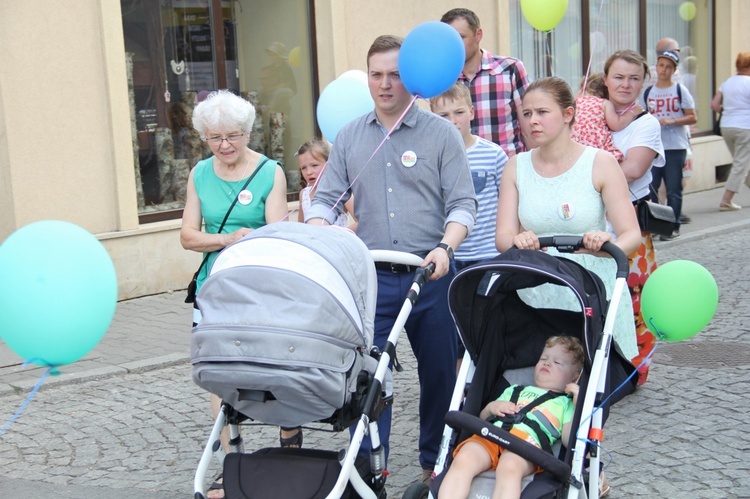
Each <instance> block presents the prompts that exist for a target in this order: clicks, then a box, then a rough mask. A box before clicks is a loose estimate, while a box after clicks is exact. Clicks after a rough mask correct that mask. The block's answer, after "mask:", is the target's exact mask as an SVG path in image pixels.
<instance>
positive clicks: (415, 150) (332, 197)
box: [305, 105, 477, 256]
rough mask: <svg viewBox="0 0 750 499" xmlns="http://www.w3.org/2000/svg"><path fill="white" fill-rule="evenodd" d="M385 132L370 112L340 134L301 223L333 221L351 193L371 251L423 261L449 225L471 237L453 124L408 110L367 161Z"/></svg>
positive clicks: (467, 188) (470, 210)
mask: <svg viewBox="0 0 750 499" xmlns="http://www.w3.org/2000/svg"><path fill="white" fill-rule="evenodd" d="M386 134H387V130H386V129H385V128H384V127H383V126H382V125H381V124H380V123H379V122H378V120H377V117H376V115H375V112H371V113H369V114H367V115H365V116H362V117H361V118H358V119H356V120H354V121H353V122H351V123H349V124H348V125H346V126H345V127H344V128H342V129H341V130H340V131H339V133H338V134H337V135H336V142H335V143H334V144H333V148H332V151H331V155H330V157H329V159H328V165H327V166H326V169H325V172H324V173H323V176H322V178H321V179H320V181H319V185H318V189H317V192H316V193H315V197H314V198H313V201H312V207H311V209H310V210H308V211H307V212H306V213H305V215H306V220H309V219H311V218H325V219H326V221H328V222H329V223H333V221H334V220H335V219H336V217H337V216H338V214H339V213H340V212H341V208H342V206H343V203H344V202H345V201H346V200H347V199H349V196H350V195H351V194H353V195H354V214H355V216H356V217H357V220H359V225H358V227H357V235H358V236H359V237H360V238H361V239H362V241H364V243H365V244H366V245H367V247H368V248H370V249H381V250H395V251H404V252H408V253H414V254H417V255H420V256H425V255H426V254H427V253H429V252H430V251H432V250H433V249H434V248H435V246H436V245H437V244H438V243H439V242H440V240H441V239H442V237H443V234H444V232H445V226H446V224H447V223H448V222H458V223H460V224H461V225H464V226H466V228H467V230H468V232H471V229H472V227H473V226H474V222H475V220H476V210H477V200H476V196H475V194H474V187H473V185H472V180H471V173H470V170H469V162H468V159H467V157H466V149H465V148H464V144H463V141H462V140H461V135H460V134H459V132H458V130H457V129H456V127H455V126H454V125H453V124H451V123H449V122H448V121H447V120H445V119H443V118H440V117H439V116H437V115H435V114H432V113H430V112H427V111H424V110H423V109H421V108H419V107H418V106H416V105H414V106H412V108H411V109H410V110H409V112H408V113H407V114H406V116H405V117H404V120H403V122H402V123H401V124H400V125H399V126H398V128H397V129H395V130H394V131H393V133H392V134H391V135H390V136H389V137H388V139H387V140H386V141H385V143H384V144H383V146H382V147H381V148H380V150H378V152H377V153H376V154H375V156H374V157H372V159H371V160H370V157H371V156H372V154H373V152H374V151H375V150H376V149H377V148H378V146H379V145H380V143H381V142H382V141H383V138H384V137H385V136H386ZM368 160H369V163H368ZM342 193H345V194H344V196H343V198H342V199H341V201H340V202H339V203H338V205H337V206H336V208H334V209H333V210H331V207H332V206H333V205H334V204H335V203H336V201H337V200H338V199H339V197H341V195H342Z"/></svg>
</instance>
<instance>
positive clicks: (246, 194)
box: [237, 189, 253, 206]
mask: <svg viewBox="0 0 750 499" xmlns="http://www.w3.org/2000/svg"><path fill="white" fill-rule="evenodd" d="M237 201H239V203H240V204H241V205H245V206H247V205H249V204H250V203H252V202H253V193H252V192H250V191H248V190H247V189H243V190H241V191H240V193H239V194H237Z"/></svg>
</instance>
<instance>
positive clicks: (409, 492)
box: [403, 482, 430, 499]
mask: <svg viewBox="0 0 750 499" xmlns="http://www.w3.org/2000/svg"><path fill="white" fill-rule="evenodd" d="M429 495H430V488H429V487H428V486H427V485H425V484H424V483H422V482H416V483H413V484H411V485H409V487H408V488H407V489H406V490H405V491H404V495H403V499H427V497H428V496H429Z"/></svg>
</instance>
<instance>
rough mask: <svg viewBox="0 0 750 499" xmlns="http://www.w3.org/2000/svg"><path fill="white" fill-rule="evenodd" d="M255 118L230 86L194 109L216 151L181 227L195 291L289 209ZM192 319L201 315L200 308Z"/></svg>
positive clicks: (195, 185) (197, 173) (199, 176)
mask: <svg viewBox="0 0 750 499" xmlns="http://www.w3.org/2000/svg"><path fill="white" fill-rule="evenodd" d="M254 121H255V108H253V105H252V104H250V103H249V102H248V101H246V100H245V99H242V98H241V97H238V96H236V95H234V94H233V93H231V92H230V91H228V90H220V91H218V92H213V93H211V94H210V95H209V96H208V97H207V98H206V100H204V101H203V102H201V103H199V104H198V105H197V106H195V109H194V110H193V127H194V128H195V129H196V130H197V131H198V133H199V134H200V136H201V137H202V138H203V140H205V141H206V142H207V143H208V146H209V147H210V148H211V152H212V153H213V156H211V157H209V158H207V159H204V160H202V161H199V162H198V164H196V165H195V168H193V169H192V171H191V172H190V176H189V177H188V182H187V197H186V200H185V210H184V212H183V215H182V229H181V231H180V243H181V244H182V247H183V248H185V249H187V250H191V251H198V252H201V253H203V255H204V260H203V263H202V265H201V268H200V271H199V273H198V277H197V291H196V293H200V288H201V285H202V284H203V282H204V281H205V279H206V277H208V271H209V269H210V268H211V264H212V263H213V261H214V260H215V259H216V256H217V255H218V253H219V251H221V250H222V249H223V248H225V247H226V246H228V245H230V244H232V243H233V242H235V241H238V240H239V239H241V238H242V237H244V236H245V235H246V234H248V233H250V232H252V231H253V230H255V229H257V228H259V227H262V226H264V225H266V224H269V223H273V222H278V221H280V220H282V219H283V218H284V217H285V216H286V214H287V206H286V177H285V175H284V171H283V170H282V168H281V165H280V164H279V163H278V162H276V161H274V160H270V159H269V158H267V157H265V156H264V155H262V154H260V153H258V152H256V151H253V150H252V149H250V148H249V147H247V143H248V140H249V133H250V130H251V129H252V126H253V122H254ZM251 176H252V178H251ZM204 222H205V231H203V230H201V226H202V225H203V223H204ZM193 320H194V322H195V323H197V322H199V321H200V313H199V311H198V310H197V309H194V319H193ZM220 407H221V399H219V397H217V396H215V395H213V394H212V395H211V408H212V410H213V412H214V417H216V415H217V414H218V411H219V409H220ZM222 441H223V442H224V441H225V438H222ZM212 488H214V489H219V490H212V491H210V492H209V497H223V490H220V489H221V483H220V481H219V482H218V483H215V484H214V486H213V487H212ZM212 493H213V494H212Z"/></svg>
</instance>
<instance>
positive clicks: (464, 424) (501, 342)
mask: <svg viewBox="0 0 750 499" xmlns="http://www.w3.org/2000/svg"><path fill="white" fill-rule="evenodd" d="M540 242H541V244H542V246H543V247H547V246H554V247H556V248H557V249H558V250H559V251H563V252H564V251H575V250H576V249H578V248H580V247H581V245H582V240H581V238H580V237H577V236H555V237H548V238H540ZM603 250H604V251H606V252H608V253H609V254H610V255H612V256H613V257H614V258H615V261H616V264H617V280H616V284H615V289H614V292H613V295H612V303H611V305H610V306H609V310H608V307H607V305H608V304H607V298H606V296H607V295H606V290H605V288H604V284H603V283H602V281H601V280H600V279H599V277H598V276H597V275H596V274H594V273H593V272H589V271H588V270H586V269H585V268H584V267H582V266H581V265H579V264H578V263H576V262H574V261H572V260H569V259H566V258H564V257H555V256H551V255H548V254H546V253H545V252H541V251H531V250H518V249H511V250H509V251H507V252H505V253H503V254H502V255H500V256H498V257H497V258H495V259H494V260H492V261H491V262H488V263H484V264H479V265H476V266H473V267H469V268H467V269H464V270H463V271H461V272H460V273H459V274H458V275H457V276H456V277H455V278H454V280H453V281H452V283H451V286H450V289H449V305H450V308H451V313H452V314H453V317H454V320H455V321H456V325H457V327H458V331H459V334H460V336H461V340H462V341H463V343H464V345H465V346H466V354H465V355H464V359H463V362H462V364H461V369H460V371H459V374H458V380H457V382H456V386H455V389H454V393H453V399H452V403H451V411H450V412H449V413H448V414H447V415H446V423H447V425H446V429H445V433H444V435H443V441H442V444H441V451H440V454H439V456H438V461H437V464H436V466H435V473H436V478H435V480H433V482H432V485H431V486H430V490H428V489H427V487H426V486H422V484H413V485H412V486H411V487H410V488H409V489H407V492H406V494H405V495H404V498H409V499H413V498H416V497H428V495H429V494H430V493H431V494H432V495H433V496H434V497H437V494H438V490H439V488H440V484H441V482H442V479H443V477H444V473H443V472H444V471H445V470H447V468H448V467H449V466H450V463H451V461H452V453H453V449H454V448H455V446H456V445H457V444H458V443H459V442H461V441H463V440H465V439H466V438H468V437H469V436H471V435H472V434H476V435H481V436H483V437H484V438H487V439H489V440H491V441H494V442H495V443H497V444H499V445H501V446H502V447H504V448H505V449H508V450H510V451H512V452H514V453H516V454H518V455H520V456H522V457H524V458H525V459H527V460H529V461H531V462H533V463H535V464H537V465H539V466H540V467H542V468H543V470H544V471H543V472H541V473H538V474H535V475H532V476H530V477H527V479H525V481H524V485H523V487H524V488H523V492H522V496H521V497H523V498H540V497H566V496H567V497H569V498H573V497H598V491H599V483H598V480H599V473H598V470H599V461H600V449H599V448H598V443H599V441H600V440H601V438H602V437H601V435H602V431H601V429H602V427H603V423H604V420H605V419H606V415H607V407H608V405H609V404H611V403H613V402H614V401H615V400H617V399H619V398H622V397H623V396H625V395H627V394H629V393H631V392H632V391H633V390H634V389H635V386H636V381H637V378H632V379H628V377H629V376H630V375H631V374H632V373H633V372H634V368H633V366H632V365H631V364H630V363H629V362H628V361H627V360H625V359H624V358H623V357H622V356H621V355H620V354H619V353H618V351H617V349H616V348H613V345H614V340H613V337H612V332H613V329H614V322H615V315H616V314H615V311H616V310H617V306H618V304H619V298H620V296H621V293H622V291H623V286H625V285H626V284H625V279H626V277H627V274H628V260H627V258H626V256H625V255H624V254H623V253H622V251H620V249H619V248H618V247H617V246H615V245H614V244H611V243H606V244H605V245H604V248H603ZM545 283H549V284H552V285H555V287H558V286H559V289H560V292H572V293H574V295H575V296H576V298H577V302H578V303H580V311H575V312H574V311H568V310H559V309H551V308H534V307H533V306H531V305H529V304H527V303H525V302H524V301H523V299H522V296H519V290H524V289H526V288H533V287H536V286H539V285H541V284H545ZM521 295H523V291H522V292H521ZM556 335H568V336H574V337H576V338H578V339H579V340H581V343H582V344H583V347H584V353H585V363H584V369H583V373H582V375H581V377H580V380H579V385H580V387H581V388H580V395H579V397H578V403H577V406H576V410H575V414H574V419H573V421H572V426H571V428H572V430H571V436H570V440H571V441H570V442H565V443H564V444H565V447H562V446H561V445H559V442H558V444H557V445H556V446H555V447H553V449H552V453H549V452H545V451H544V450H542V449H539V448H537V447H535V446H533V445H531V444H528V443H526V442H524V441H523V440H521V439H519V438H517V437H516V436H514V435H512V434H510V433H509V432H508V431H505V430H503V429H501V428H500V427H498V426H494V425H493V424H491V423H489V422H487V421H484V420H482V419H480V418H479V417H478V414H479V413H480V411H481V410H482V408H483V407H484V406H485V405H486V404H487V403H488V402H490V401H492V400H495V399H496V398H497V396H498V395H499V394H500V393H501V392H502V391H503V390H504V389H505V388H507V387H508V386H510V385H512V384H522V385H529V384H533V370H534V367H533V366H534V365H535V364H536V362H537V360H538V359H539V356H540V354H541V352H542V350H543V349H544V344H545V342H546V340H547V338H549V337H551V336H556ZM625 380H628V381H627V382H625ZM623 383H624V385H623V386H622V387H621V388H620V389H619V390H617V392H616V393H614V394H613V397H612V398H610V399H609V400H608V401H606V402H605V405H604V407H602V410H596V411H594V407H595V406H599V405H601V403H602V402H603V401H605V399H606V398H607V397H608V396H609V395H610V390H611V389H612V390H614V388H616V387H620V386H621V384H623ZM610 387H612V388H610ZM459 409H460V410H459ZM592 413H593V415H592ZM575 429H577V431H574V430H575ZM587 461H590V462H589V463H587ZM587 467H589V468H590V469H591V470H596V471H597V472H594V473H588V472H587V471H586V468H587ZM587 475H589V476H587ZM494 485H495V473H494V471H488V472H484V473H482V474H480V475H479V476H477V477H476V478H475V479H474V481H473V482H472V487H471V493H470V494H469V497H471V498H475V497H491V496H492V491H493V488H494ZM586 488H588V491H587V490H586ZM587 494H588V495H587Z"/></svg>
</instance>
